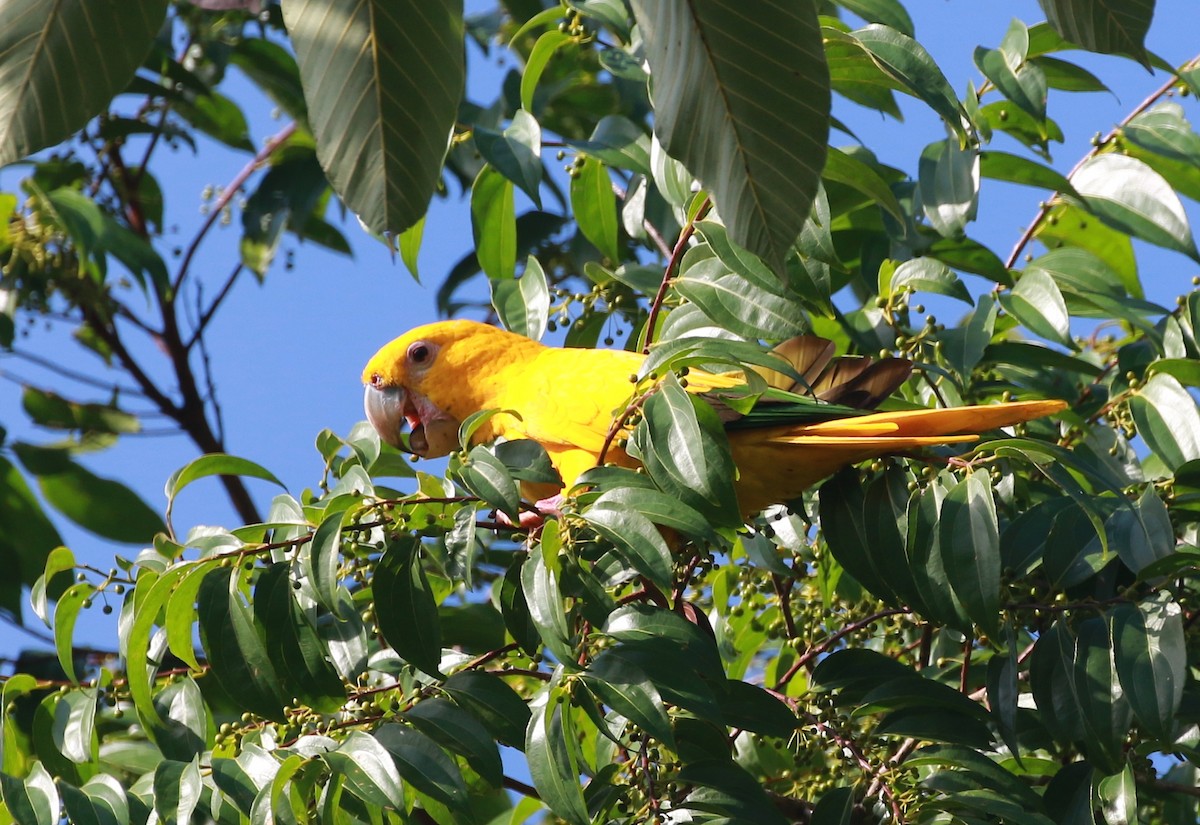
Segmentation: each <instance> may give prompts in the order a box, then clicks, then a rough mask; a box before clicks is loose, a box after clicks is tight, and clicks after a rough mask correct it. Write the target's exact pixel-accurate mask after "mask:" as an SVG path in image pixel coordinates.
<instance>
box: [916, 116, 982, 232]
mask: <svg viewBox="0 0 1200 825" xmlns="http://www.w3.org/2000/svg"><path fill="white" fill-rule="evenodd" d="M918 180H919V181H920V185H921V207H922V208H923V209H924V211H925V217H926V218H928V219H929V224H930V225H931V226H932V227H933V228H934V229H935V230H937V232H938V234H940V235H942V236H944V237H947V238H956V237H959V236H960V235H962V234H963V232H964V231H965V229H966V226H967V224H968V223H970V222H971V221H973V220H975V211H976V208H977V206H978V204H979V149H978V147H976V146H973V145H972V146H968V147H966V148H963V147H962V146H960V145H959V142H958V139H957V138H949V139H947V140H941V141H938V142H937V143H931V144H929V145H928V146H926V147H925V150H924V151H923V152H922V153H921V161H920V164H919V165H918Z"/></svg>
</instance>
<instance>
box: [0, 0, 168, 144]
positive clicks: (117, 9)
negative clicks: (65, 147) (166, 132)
mask: <svg viewBox="0 0 1200 825" xmlns="http://www.w3.org/2000/svg"><path fill="white" fill-rule="evenodd" d="M166 14H167V2H166V0H132V1H131V2H123V0H101V2H98V3H97V2H92V0H69V2H59V3H54V4H47V3H46V2H45V0H14V2H11V3H6V4H5V8H4V26H3V27H2V30H0V89H2V90H3V91H0V124H2V125H0V166H5V165H7V164H9V163H12V162H13V161H15V160H19V159H21V158H24V157H27V156H28V155H32V154H33V153H34V152H37V151H38V150H40V149H44V148H46V147H48V146H52V145H54V144H56V143H58V142H59V141H62V140H65V139H66V138H67V137H69V136H70V135H71V133H73V132H75V131H76V130H78V129H81V128H83V126H84V124H86V123H87V122H88V120H90V119H91V118H93V117H95V116H96V115H98V114H100V113H101V112H102V111H104V109H105V107H107V106H108V105H109V103H110V101H111V100H112V98H113V97H114V96H115V95H116V94H118V93H119V92H120V91H121V90H122V89H123V88H124V87H125V84H127V83H128V82H129V81H130V79H132V78H133V75H134V72H135V71H136V70H137V68H138V67H139V66H140V65H141V64H142V61H143V60H144V59H145V57H146V55H147V53H149V51H150V47H151V45H153V43H154V38H155V36H157V35H158V33H159V30H160V29H161V28H162V25H163V21H164V20H165V19H166Z"/></svg>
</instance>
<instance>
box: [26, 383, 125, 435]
mask: <svg viewBox="0 0 1200 825" xmlns="http://www.w3.org/2000/svg"><path fill="white" fill-rule="evenodd" d="M21 406H22V407H24V409H25V412H27V413H29V417H30V418H31V419H33V421H34V423H36V424H40V425H41V426H43V427H50V428H53V429H59V430H79V431H80V432H83V433H113V434H119V433H136V432H137V431H138V430H140V429H141V424H140V423H139V421H138V419H137V416H134V415H131V414H130V413H127V412H124V411H123V410H120V409H118V408H117V407H116V405H115V404H78V403H75V402H73V401H68V400H67V399H65V398H63V397H62V396H61V395H57V394H56V393H52V392H46V391H45V390H40V389H38V388H36V387H30V386H26V387H25V389H24V391H23V392H22V394H21Z"/></svg>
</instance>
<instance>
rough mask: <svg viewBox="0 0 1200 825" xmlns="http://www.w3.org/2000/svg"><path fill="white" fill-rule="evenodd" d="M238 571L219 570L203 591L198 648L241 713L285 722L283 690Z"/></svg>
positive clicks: (206, 582)
mask: <svg viewBox="0 0 1200 825" xmlns="http://www.w3.org/2000/svg"><path fill="white" fill-rule="evenodd" d="M239 570H240V568H231V567H218V568H217V569H216V570H213V571H212V572H211V573H209V574H208V575H207V576H205V577H204V581H203V582H202V583H201V585H200V593H199V596H198V602H197V613H198V615H199V619H200V643H201V645H203V647H204V653H205V655H206V656H207V657H208V664H209V667H210V668H211V673H212V674H213V676H215V677H216V680H217V683H218V684H220V686H221V687H222V688H223V689H224V690H225V692H226V694H228V695H229V696H236V697H237V700H238V703H239V705H240V706H241V707H244V708H246V709H247V710H249V711H251V712H253V713H256V714H258V715H259V716H262V717H264V718H267V719H276V720H278V719H282V718H283V714H282V711H283V705H284V700H283V698H282V697H281V696H280V693H279V691H280V688H281V687H282V685H281V683H280V681H279V678H278V676H277V674H276V673H275V668H274V666H273V665H272V664H271V657H270V656H269V655H268V653H267V647H266V644H265V643H264V640H263V636H262V629H261V627H260V626H259V625H257V624H256V623H255V621H254V613H253V609H252V608H251V607H250V606H249V605H247V604H246V602H245V601H244V600H243V593H242V589H241V588H242V584H241V582H240V581H239V579H240V578H241V575H240V573H239Z"/></svg>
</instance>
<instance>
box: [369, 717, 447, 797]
mask: <svg viewBox="0 0 1200 825" xmlns="http://www.w3.org/2000/svg"><path fill="white" fill-rule="evenodd" d="M374 735H375V738H376V739H377V740H379V742H380V744H382V745H383V746H384V747H385V748H387V749H388V752H389V753H390V754H391V755H392V759H393V760H395V762H396V767H397V768H398V769H399V771H400V776H401V777H402V778H403V779H404V780H405V781H406V782H408V783H409V784H410V785H412V786H413V787H414V788H416V789H418V790H420V791H421V792H422V793H426V794H429V795H430V796H432V797H433V798H434V799H436V800H438V801H439V802H441V803H442V804H444V805H448V806H450V807H452V808H454V809H457V810H461V809H462V808H464V807H465V806H466V803H467V785H466V782H464V781H463V776H462V771H460V770H459V769H458V766H457V765H456V764H454V760H453V759H451V758H450V756H449V755H448V754H447V753H446V752H445V751H444V750H442V749H441V748H439V747H438V746H437V745H436V744H435V743H434V741H433V740H432V739H430V738H429V737H428V736H426V735H425V734H424V733H422V732H421V731H419V730H416V729H415V728H410V727H408V726H407V725H396V724H389V725H381V726H380V727H379V728H377V729H376V730H375V734H374Z"/></svg>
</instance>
